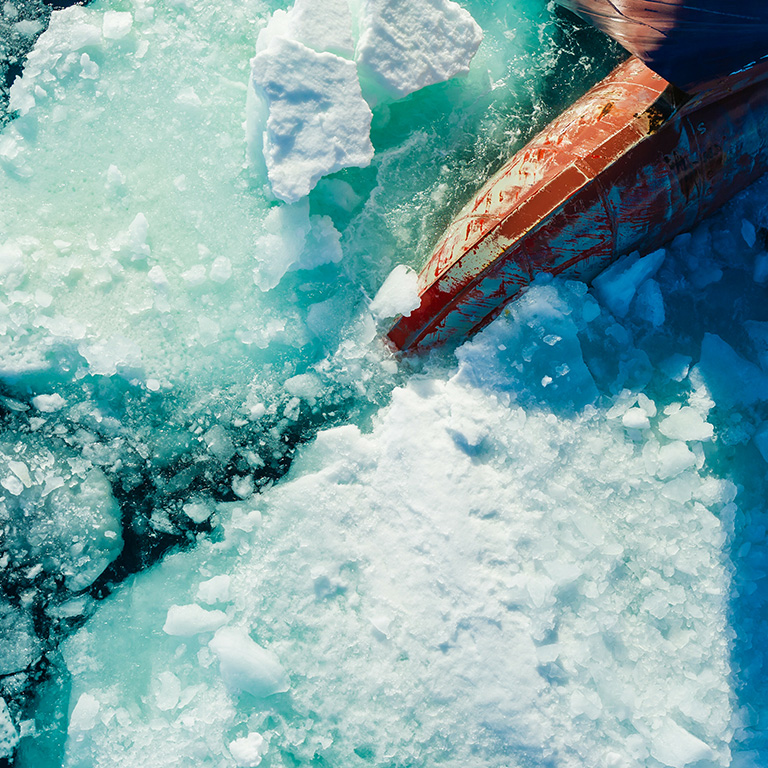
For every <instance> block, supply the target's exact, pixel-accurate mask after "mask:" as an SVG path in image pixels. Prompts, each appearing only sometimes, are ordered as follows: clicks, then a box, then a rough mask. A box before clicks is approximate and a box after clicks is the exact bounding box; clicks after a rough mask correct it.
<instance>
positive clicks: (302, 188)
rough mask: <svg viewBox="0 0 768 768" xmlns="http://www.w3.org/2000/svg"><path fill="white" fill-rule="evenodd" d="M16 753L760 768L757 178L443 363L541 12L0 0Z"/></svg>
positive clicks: (535, 110)
mask: <svg viewBox="0 0 768 768" xmlns="http://www.w3.org/2000/svg"><path fill="white" fill-rule="evenodd" d="M0 14H1V15H2V18H1V19H0V38H1V41H2V42H1V44H0V57H2V61H1V62H0V64H2V69H3V72H4V73H5V81H6V83H7V87H6V88H5V89H4V90H3V89H0V98H3V99H4V104H5V106H4V107H3V109H4V116H3V118H2V120H0V124H2V132H1V133H0V197H1V204H0V276H1V279H0V424H2V431H1V432H0V628H1V631H0V697H1V698H0V765H6V766H14V768H122V767H125V768H129V767H130V768H135V767H136V766H142V767H144V768H161V767H163V768H164V767H166V766H168V767H170V766H179V767H184V768H186V767H187V766H190V767H191V766H195V768H198V767H199V768H203V767H206V768H207V767H210V768H255V766H264V768H278V767H279V768H298V767H300V766H306V767H307V768H309V767H310V766H312V767H313V768H321V767H323V766H326V767H327V768H366V767H367V766H371V767H379V768H385V767H386V768H436V767H437V766H446V768H449V767H450V768H459V767H461V768H534V767H535V768H538V767H542V768H544V767H546V768H576V767H579V768H581V767H583V768H640V767H642V768H665V767H667V768H727V766H733V768H764V767H765V766H766V765H768V682H766V679H767V676H766V669H765V665H766V662H768V659H767V658H766V632H767V631H768V544H767V542H766V525H767V519H766V502H765V499H766V496H767V495H768V483H767V482H766V481H767V479H768V427H767V426H766V425H765V422H764V419H765V417H766V414H767V412H768V301H766V290H767V289H768V250H766V249H767V246H768V179H764V180H762V181H758V182H757V183H756V184H755V185H753V186H752V187H751V188H749V189H747V190H746V191H745V192H743V193H742V194H741V195H740V196H739V197H737V198H736V199H734V200H733V201H732V202H731V203H729V204H728V205H727V206H726V207H725V208H723V209H722V210H721V211H719V212H717V213H716V214H715V215H714V216H712V217H711V218H709V219H707V220H705V221H704V222H702V223H701V224H699V225H698V226H697V227H696V228H695V229H694V230H693V231H692V232H689V233H686V234H683V235H680V236H679V237H677V238H676V239H675V240H674V241H672V242H671V243H669V244H668V245H667V246H665V247H664V248H663V249H661V250H657V251H655V252H653V253H642V254H641V253H634V254H629V255H628V256H627V257H626V258H624V259H623V260H621V261H619V262H617V263H616V264H615V265H614V266H613V267H611V268H610V269H609V270H608V271H607V272H605V273H603V275H601V276H600V277H599V278H598V279H596V280H595V282H594V284H593V285H592V286H587V285H585V284H582V283H578V282H569V281H561V280H549V281H547V280H541V281H540V282H538V283H537V284H535V285H534V286H533V287H531V289H530V290H529V291H528V292H527V293H526V294H525V295H524V296H523V297H522V298H521V299H520V300H519V301H517V302H515V303H514V304H512V305H510V306H509V307H508V309H507V310H506V311H505V312H504V313H503V314H502V315H501V316H500V317H499V318H498V319H497V320H496V321H494V322H493V323H492V324H491V325H489V326H488V327H487V328H486V329H485V330H483V331H482V332H481V333H479V334H478V335H477V336H476V337H474V338H473V339H471V340H468V341H466V342H465V343H463V344H462V345H460V346H459V347H458V348H455V349H445V350H439V351H435V352H432V353H430V354H424V355H421V356H412V357H407V358H401V357H398V356H396V355H395V354H394V353H393V351H392V350H391V349H390V348H389V347H388V346H387V345H386V344H385V343H384V342H383V341H382V336H383V333H384V332H385V330H386V328H387V327H388V323H389V322H391V320H392V318H393V317H394V316H396V315H397V314H399V313H403V312H409V311H410V310H411V309H413V308H414V306H415V304H414V302H415V301H417V298H415V287H414V286H415V278H414V276H415V272H414V270H418V269H419V267H420V266H421V265H422V264H423V263H424V261H425V260H426V258H427V257H428V255H429V253H430V250H431V248H432V247H433V245H434V244H435V242H436V241H437V239H438V238H439V236H440V233H441V230H442V228H443V227H444V226H445V225H446V224H447V223H448V221H450V218H451V216H452V215H453V214H454V213H456V212H457V211H458V209H459V208H461V206H462V205H463V204H464V203H465V202H466V201H467V199H469V198H470V197H471V196H472V194H473V193H474V191H476V190H477V189H478V188H479V187H480V186H481V185H482V183H483V182H484V181H485V180H486V179H487V177H488V176H489V175H490V174H491V173H492V172H494V171H495V170H496V169H498V168H499V167H500V165H501V164H502V163H503V162H504V161H505V159H507V158H508V157H510V156H511V155H512V154H513V153H514V152H515V151H516V150H517V149H518V148H520V147H521V146H522V145H523V144H524V143H525V142H526V141H527V140H528V139H529V138H530V137H531V136H532V135H533V134H534V133H535V132H536V131H537V130H538V129H540V128H542V127H543V126H544V125H545V124H546V123H547V122H548V121H549V120H551V119H552V118H553V117H554V116H556V115H557V114H558V113H559V112H560V110H561V109H562V108H563V107H565V106H566V105H567V104H568V103H570V102H571V101H572V100H573V99H575V98H576V97H577V96H579V95H581V94H582V93H584V92H585V91H586V90H587V89H588V88H589V87H590V86H591V85H592V84H593V83H595V82H597V81H598V80H599V79H600V78H601V77H602V76H604V75H605V74H606V73H607V72H609V71H610V70H611V69H612V67H613V66H614V65H615V64H616V63H617V62H618V61H620V60H621V57H622V55H623V54H622V53H621V52H620V50H619V49H618V48H617V47H616V46H615V45H614V44H612V43H610V42H609V41H607V40H606V39H605V38H603V37H602V36H601V35H600V34H599V33H597V32H595V31H593V30H591V29H588V28H586V27H585V26H584V25H583V24H580V23H578V22H577V21H576V20H575V19H573V18H571V17H570V16H568V15H567V14H566V13H564V12H561V11H558V10H556V9H555V8H554V7H553V6H552V5H551V4H549V3H547V2H545V1H544V0H462V2H461V3H460V4H457V3H455V2H452V1H451V0H349V2H347V0H296V2H295V3H294V4H291V3H290V2H289V1H288V0H285V1H283V2H275V1H274V0H239V1H238V2H234V0H218V2H212V0H96V1H95V2H92V3H90V4H88V5H85V6H72V7H68V8H59V9H56V10H53V11H51V8H50V7H49V6H47V5H44V4H43V3H42V2H39V3H38V2H33V0H24V2H22V1H21V0H8V1H7V2H5V3H4V4H3V5H2V8H0Z"/></svg>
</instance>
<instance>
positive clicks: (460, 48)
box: [356, 0, 483, 98]
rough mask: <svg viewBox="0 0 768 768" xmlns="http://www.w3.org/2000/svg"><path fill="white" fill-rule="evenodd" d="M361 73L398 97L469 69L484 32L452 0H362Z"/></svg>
mask: <svg viewBox="0 0 768 768" xmlns="http://www.w3.org/2000/svg"><path fill="white" fill-rule="evenodd" d="M359 24H360V39H359V40H358V43H357V51H356V59H357V63H358V66H359V67H360V71H361V76H362V77H363V78H364V79H366V80H369V81H371V82H372V83H373V84H375V86H377V87H378V88H380V89H382V90H383V91H384V92H385V93H386V94H388V95H389V96H392V97H395V98H400V97H402V96H407V95H408V94H409V93H413V92H414V91H417V90H419V89H420V88H424V87H425V86H428V85H433V84H435V83H440V82H443V81H444V80H448V79H449V78H451V77H454V76H456V75H459V74H465V73H466V72H468V71H469V64H470V62H471V61H472V58H473V56H474V55H475V53H476V52H477V49H478V48H479V46H480V43H481V42H482V40H483V32H482V30H481V29H480V26H479V25H478V24H477V23H476V22H475V20H474V19H473V18H472V16H471V15H470V14H469V12H468V11H466V10H464V9H463V8H462V7H461V6H460V5H459V4H458V3H455V2H452V0H361V4H360V21H359Z"/></svg>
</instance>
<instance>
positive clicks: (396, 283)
mask: <svg viewBox="0 0 768 768" xmlns="http://www.w3.org/2000/svg"><path fill="white" fill-rule="evenodd" d="M418 280H419V276H418V275H417V274H416V272H415V271H414V270H413V269H411V268H410V267H408V266H406V265H405V264H398V265H397V266H396V267H395V268H394V269H393V270H392V271H391V272H390V273H389V275H388V276H387V279H386V280H385V281H384V284H383V285H382V286H381V288H379V291H378V293H377V294H376V296H374V299H373V301H372V302H371V312H373V314H374V315H375V316H376V317H378V318H379V319H384V318H387V317H395V316H397V315H404V316H405V317H408V315H410V314H411V312H413V310H414V309H416V308H417V307H418V306H419V304H421V298H420V297H419V285H418Z"/></svg>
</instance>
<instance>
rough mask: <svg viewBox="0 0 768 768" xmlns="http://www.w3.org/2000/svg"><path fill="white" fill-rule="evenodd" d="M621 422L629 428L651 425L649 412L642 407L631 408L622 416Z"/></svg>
mask: <svg viewBox="0 0 768 768" xmlns="http://www.w3.org/2000/svg"><path fill="white" fill-rule="evenodd" d="M621 423H622V424H623V425H624V426H625V427H626V428H627V429H648V427H650V426H651V422H650V421H649V420H648V414H647V413H646V412H645V411H644V410H643V409H642V408H630V409H629V410H628V411H627V412H626V413H625V414H624V415H623V416H622V417H621Z"/></svg>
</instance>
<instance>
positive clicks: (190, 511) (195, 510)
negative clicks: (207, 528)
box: [181, 501, 213, 525]
mask: <svg viewBox="0 0 768 768" xmlns="http://www.w3.org/2000/svg"><path fill="white" fill-rule="evenodd" d="M181 511H182V512H183V513H184V514H185V515H186V516H187V517H188V518H189V519H190V520H191V521H192V522H193V523H197V524H198V525H200V523H204V522H205V521H206V520H207V519H208V518H209V517H210V516H211V515H212V514H213V507H212V506H211V505H210V504H207V503H206V502H204V501H190V502H188V503H186V504H184V505H183V506H182V508H181Z"/></svg>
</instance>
